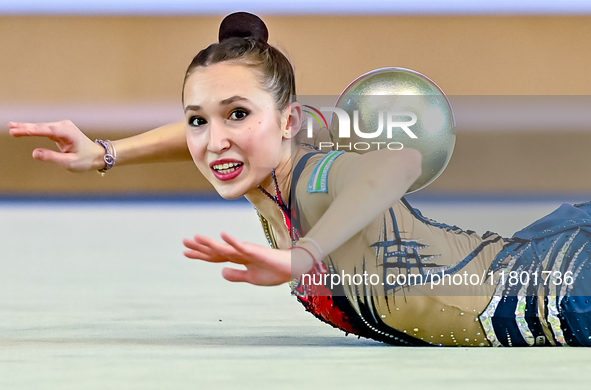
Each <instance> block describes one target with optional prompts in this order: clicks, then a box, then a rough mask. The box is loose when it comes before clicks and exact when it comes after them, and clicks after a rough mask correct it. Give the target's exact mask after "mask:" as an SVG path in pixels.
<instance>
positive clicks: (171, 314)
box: [0, 199, 591, 390]
mask: <svg viewBox="0 0 591 390" xmlns="http://www.w3.org/2000/svg"><path fill="white" fill-rule="evenodd" d="M577 200H580V199H575V201H577ZM557 206H558V204H557V203H555V202H554V203H539V202H537V203H533V204H525V203H521V202H520V203H494V204H491V205H483V204H479V203H468V204H464V205H462V204H459V203H425V204H421V209H422V211H423V212H424V214H425V215H427V216H429V217H432V218H435V219H438V220H440V221H442V222H447V223H452V224H457V225H459V226H461V227H465V228H470V229H474V230H476V231H478V232H480V233H483V232H484V231H486V230H494V231H497V232H498V233H500V234H503V235H511V234H512V233H513V232H514V231H515V230H517V229H519V228H521V227H524V226H525V225H527V224H529V223H530V222H533V221H534V220H535V219H537V218H539V217H541V216H543V215H545V214H546V213H548V212H550V211H552V210H553V209H554V208H556V207H557ZM221 231H228V232H230V233H232V234H234V235H236V236H237V237H239V238H241V239H244V240H251V241H255V242H259V243H261V244H264V241H263V236H262V231H261V229H260V227H259V226H258V223H257V219H256V216H255V215H254V212H253V211H252V208H250V207H248V206H243V205H232V203H229V205H223V204H219V203H205V204H196V205H189V204H184V205H179V204H173V203H168V204H167V203H160V204H158V203H157V204H131V205H130V204H117V203H96V204H84V203H83V204H71V205H67V204H66V205H64V204H56V203H49V204H28V203H0V390H11V389H19V390H20V389H27V390H28V389H63V390H65V389H175V390H176V389H296V388H297V389H303V388H306V389H349V388H351V389H353V388H355V389H378V388H388V389H468V388H470V389H474V388H477V389H540V388H553V389H555V388H558V387H560V388H563V389H574V388H579V389H588V388H590V386H591V385H589V382H588V380H587V375H588V371H587V370H589V369H591V351H589V350H588V349H581V348H535V349H533V348H532V349H517V348H514V349H509V348H498V349H495V348H401V347H391V346H386V345H383V344H380V343H377V342H373V341H368V340H358V339H357V338H356V337H351V336H349V337H345V336H344V335H343V333H342V332H340V331H337V330H335V329H332V328H330V327H328V326H326V325H324V324H321V323H320V322H318V321H317V320H316V319H315V318H313V317H312V316H311V315H309V314H308V313H306V312H305V311H304V310H303V309H302V307H301V306H300V305H299V304H298V303H297V302H296V300H295V299H294V298H293V297H291V296H290V294H289V289H288V287H286V286H280V287H274V288H260V287H254V286H250V285H244V284H232V283H229V282H226V281H224V280H223V279H222V278H221V276H220V269H221V267H219V266H217V265H212V264H205V263H201V262H198V261H195V260H189V259H186V258H184V257H183V256H182V250H183V247H182V244H181V240H182V238H183V237H189V236H191V235H192V234H195V233H201V234H208V235H211V236H218V235H219V233H220V232H221Z"/></svg>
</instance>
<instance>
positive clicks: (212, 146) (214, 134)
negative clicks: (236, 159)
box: [208, 122, 230, 153]
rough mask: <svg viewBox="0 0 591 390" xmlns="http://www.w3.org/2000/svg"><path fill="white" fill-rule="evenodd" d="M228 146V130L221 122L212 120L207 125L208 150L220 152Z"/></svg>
mask: <svg viewBox="0 0 591 390" xmlns="http://www.w3.org/2000/svg"><path fill="white" fill-rule="evenodd" d="M229 148H230V132H229V131H228V129H227V128H226V126H224V124H223V123H215V122H212V123H211V124H210V127H209V143H208V150H209V151H210V152H213V153H220V152H223V151H224V150H226V149H229Z"/></svg>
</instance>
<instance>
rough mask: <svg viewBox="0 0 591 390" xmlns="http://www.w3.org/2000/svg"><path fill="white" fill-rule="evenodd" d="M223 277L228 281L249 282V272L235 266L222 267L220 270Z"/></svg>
mask: <svg viewBox="0 0 591 390" xmlns="http://www.w3.org/2000/svg"><path fill="white" fill-rule="evenodd" d="M222 276H223V277H224V279H226V280H228V281H230V282H248V283H250V278H249V276H250V273H249V272H248V271H247V270H243V269H236V268H224V269H223V270H222Z"/></svg>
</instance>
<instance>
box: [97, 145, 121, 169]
mask: <svg viewBox="0 0 591 390" xmlns="http://www.w3.org/2000/svg"><path fill="white" fill-rule="evenodd" d="M94 142H96V143H97V144H99V145H101V146H102V147H103V148H105V156H104V157H103V159H104V160H105V167H104V168H102V169H99V170H98V173H99V175H101V176H105V172H107V171H108V170H109V169H111V168H113V167H114V166H115V163H116V162H117V151H116V150H115V146H114V145H113V143H112V142H111V141H110V140H102V139H95V140H94Z"/></svg>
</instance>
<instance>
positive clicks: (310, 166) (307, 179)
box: [293, 151, 359, 194]
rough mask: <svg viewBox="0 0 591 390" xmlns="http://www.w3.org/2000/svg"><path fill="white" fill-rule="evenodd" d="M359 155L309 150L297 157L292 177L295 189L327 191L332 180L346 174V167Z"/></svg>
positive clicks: (308, 191) (307, 191) (301, 190)
mask: <svg viewBox="0 0 591 390" xmlns="http://www.w3.org/2000/svg"><path fill="white" fill-rule="evenodd" d="M358 157H359V155H358V154H357V153H347V152H344V151H329V152H320V151H316V152H310V153H307V154H305V155H303V156H302V157H301V158H299V159H298V162H297V163H296V164H295V165H294V170H293V177H294V181H295V182H296V185H297V186H296V191H297V192H298V193H299V194H303V193H309V194H313V193H329V192H330V188H331V187H332V184H333V182H334V181H336V180H338V178H339V176H341V174H346V169H347V168H346V167H347V165H349V164H350V163H351V162H352V161H354V160H355V159H356V158H358Z"/></svg>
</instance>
